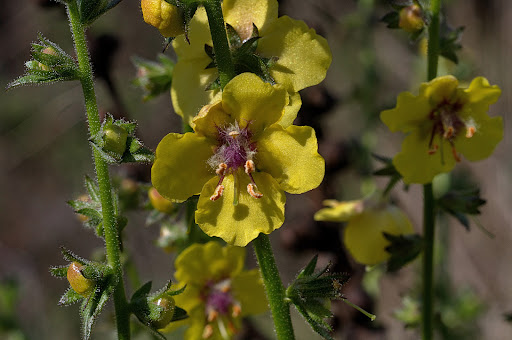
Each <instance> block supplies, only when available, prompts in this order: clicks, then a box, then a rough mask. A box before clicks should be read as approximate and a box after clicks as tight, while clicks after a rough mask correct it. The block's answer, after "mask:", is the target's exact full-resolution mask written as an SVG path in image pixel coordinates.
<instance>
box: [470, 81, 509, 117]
mask: <svg viewBox="0 0 512 340" xmlns="http://www.w3.org/2000/svg"><path fill="white" fill-rule="evenodd" d="M464 92H465V93H466V94H467V98H468V103H466V105H465V107H464V108H465V109H466V110H464V112H465V113H468V114H469V115H471V116H472V117H474V118H477V119H478V118H482V117H484V116H485V117H487V111H489V105H491V104H494V103H495V102H496V101H497V100H498V98H499V97H500V95H501V89H500V88H499V87H498V86H497V85H493V86H491V85H490V84H489V81H488V80H487V79H485V78H484V77H476V78H475V79H473V81H472V82H471V84H470V85H469V87H468V88H467V89H465V90H464Z"/></svg>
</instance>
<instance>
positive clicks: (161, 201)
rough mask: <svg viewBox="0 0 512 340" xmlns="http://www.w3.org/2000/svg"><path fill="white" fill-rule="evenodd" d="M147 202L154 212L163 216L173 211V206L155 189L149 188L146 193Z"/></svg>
mask: <svg viewBox="0 0 512 340" xmlns="http://www.w3.org/2000/svg"><path fill="white" fill-rule="evenodd" d="M148 196H149V201H150V202H151V205H152V206H153V208H155V209H156V210H158V211H160V212H163V213H165V214H170V213H172V212H173V211H174V204H173V203H172V202H171V201H169V200H168V199H166V198H165V197H163V196H162V195H160V193H159V192H158V191H157V190H156V189H155V188H151V189H149V191H148Z"/></svg>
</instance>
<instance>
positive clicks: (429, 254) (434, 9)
mask: <svg viewBox="0 0 512 340" xmlns="http://www.w3.org/2000/svg"><path fill="white" fill-rule="evenodd" d="M440 10H441V0H431V1H430V11H431V14H432V18H431V22H430V26H429V28H428V65H427V67H428V68H427V78H428V80H429V81H430V80H432V79H434V78H435V77H437V65H438V60H439V26H440V25H439V13H440ZM423 199H424V203H423V238H424V250H423V299H422V300H423V301H422V318H423V323H422V324H423V327H422V339H423V340H432V338H433V334H434V238H435V215H434V214H435V211H434V210H435V203H434V195H433V191H432V183H428V184H425V185H424V186H423Z"/></svg>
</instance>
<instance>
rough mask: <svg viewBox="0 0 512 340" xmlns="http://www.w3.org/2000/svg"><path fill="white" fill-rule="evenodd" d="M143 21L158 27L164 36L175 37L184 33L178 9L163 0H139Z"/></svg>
mask: <svg viewBox="0 0 512 340" xmlns="http://www.w3.org/2000/svg"><path fill="white" fill-rule="evenodd" d="M140 6H141V7H142V16H143V17H144V21H145V22H146V23H148V24H150V25H151V26H154V27H156V28H158V30H159V31H160V33H161V34H162V35H163V36H164V37H176V36H178V35H180V34H183V33H185V29H184V26H185V25H184V20H183V17H182V13H181V11H180V9H179V8H178V7H176V6H173V5H171V4H169V3H167V2H166V1H165V0H141V2H140Z"/></svg>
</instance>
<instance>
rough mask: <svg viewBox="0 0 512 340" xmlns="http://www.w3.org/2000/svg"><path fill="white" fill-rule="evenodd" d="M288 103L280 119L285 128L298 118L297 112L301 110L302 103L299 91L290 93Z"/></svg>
mask: <svg viewBox="0 0 512 340" xmlns="http://www.w3.org/2000/svg"><path fill="white" fill-rule="evenodd" d="M287 97H288V104H286V106H285V107H284V113H283V116H282V117H281V119H280V120H279V122H278V123H279V125H281V126H282V127H284V128H285V129H286V128H287V127H288V126H290V125H292V124H293V121H294V120H295V118H297V113H298V112H299V110H300V107H301V105H302V99H301V98H300V94H299V92H291V93H288V96H287Z"/></svg>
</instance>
